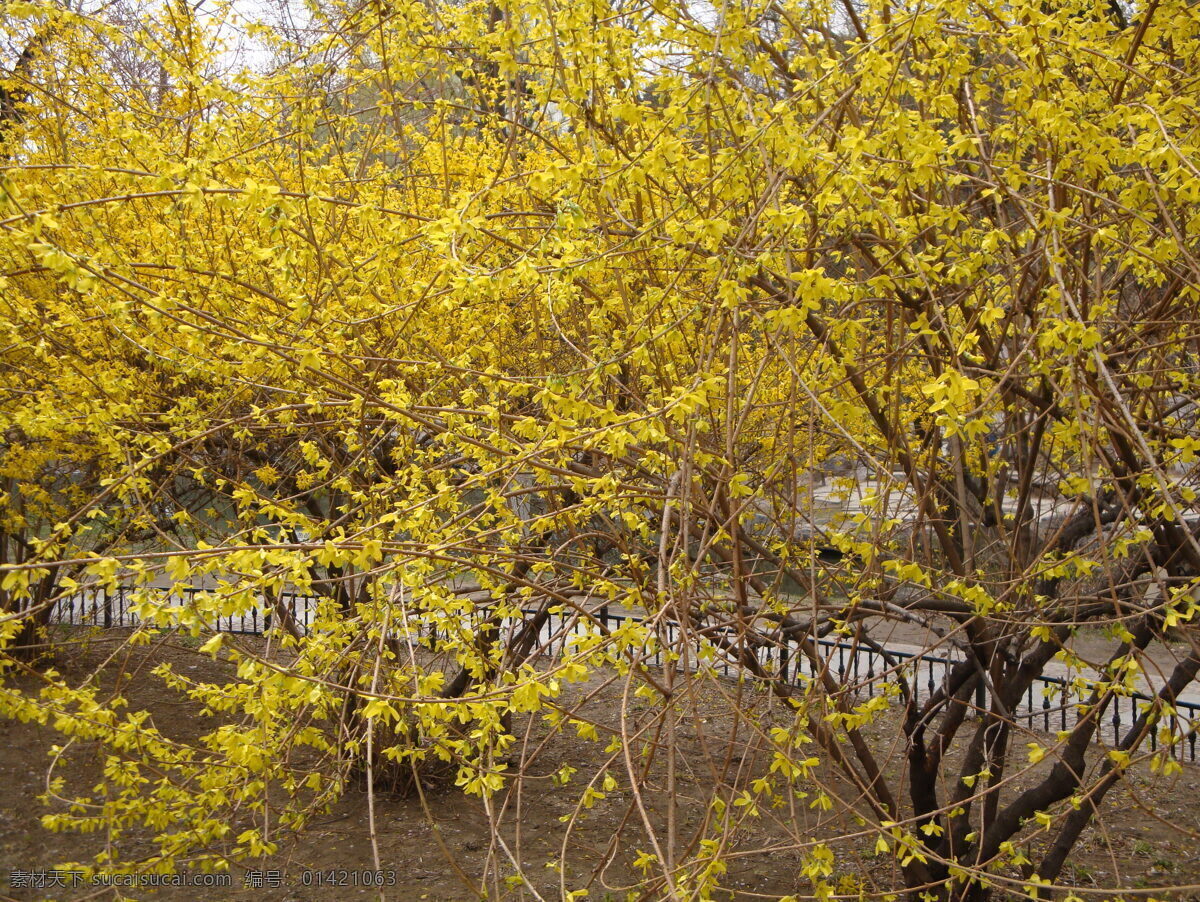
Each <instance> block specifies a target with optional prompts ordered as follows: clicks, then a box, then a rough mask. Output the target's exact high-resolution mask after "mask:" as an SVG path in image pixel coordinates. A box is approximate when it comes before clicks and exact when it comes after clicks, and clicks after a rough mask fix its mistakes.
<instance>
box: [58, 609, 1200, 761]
mask: <svg viewBox="0 0 1200 902" xmlns="http://www.w3.org/2000/svg"><path fill="white" fill-rule="evenodd" d="M143 591H144V590H143ZM211 591H212V590H205V589H199V588H185V589H181V590H173V591H168V590H166V589H163V590H161V599H162V601H161V603H162V604H163V606H165V607H184V606H186V605H188V604H189V603H191V602H193V600H194V598H195V595H196V594H197V593H200V592H211ZM132 598H133V590H132V589H128V588H125V587H118V588H116V589H112V590H108V589H93V590H83V591H80V592H78V593H76V594H74V595H71V596H69V597H67V598H63V599H61V600H59V602H58V603H57V605H56V608H55V614H54V617H53V621H52V622H56V623H62V624H74V625H81V626H95V627H101V628H112V627H136V626H138V625H139V620H138V617H137V614H136V613H135V612H134V611H133V610H132V609H131V607H130V605H131V602H132ZM320 601H321V598H320V596H316V595H304V594H299V593H296V592H281V593H280V594H279V596H278V604H279V605H280V606H281V607H282V608H283V609H284V610H286V611H287V613H288V615H289V616H290V618H291V620H292V623H293V624H294V625H295V627H296V628H297V630H298V631H299V632H301V633H307V632H308V631H309V629H310V628H311V627H312V624H313V622H314V620H315V618H316V613H317V606H318V604H319V602H320ZM522 613H523V614H524V615H525V617H526V618H532V617H535V616H537V615H538V612H537V611H536V610H526V611H523V612H522ZM272 616H273V614H272V611H271V609H270V608H269V607H266V606H262V605H255V606H253V607H251V608H250V609H249V610H247V611H246V612H245V613H242V614H235V615H231V616H222V617H215V618H213V619H212V620H211V621H209V622H208V623H207V624H206V625H207V626H208V628H209V629H211V630H215V631H219V632H228V633H243V634H252V635H260V634H262V633H264V632H266V631H267V630H269V629H270V628H271V625H272ZM640 622H644V621H643V620H642V619H641V618H636V617H632V616H630V615H628V614H622V613H617V612H614V611H610V610H609V609H608V608H607V607H603V608H600V609H599V611H597V612H596V613H595V614H593V615H592V616H591V617H583V616H581V615H580V614H579V613H578V612H575V611H567V610H563V611H560V612H556V613H552V614H550V615H548V616H545V618H544V622H543V623H542V624H541V627H540V629H539V630H538V635H537V639H536V642H537V644H536V646H535V651H536V653H538V654H541V655H552V656H557V655H562V654H564V653H565V652H566V651H567V650H568V649H569V648H570V646H571V643H572V642H573V641H575V640H574V639H573V637H582V636H584V635H587V634H589V632H594V629H595V626H596V625H597V624H598V625H599V626H600V627H601V628H602V630H603V631H605V632H608V631H610V630H613V629H617V628H619V627H620V626H622V625H623V624H626V623H640ZM522 625H523V621H521V620H517V619H511V620H509V621H507V622H505V623H504V624H503V625H502V627H501V629H502V630H503V631H504V632H506V633H508V634H509V635H510V636H511V635H513V634H515V631H516V630H517V629H519V628H521V626H522ZM418 634H419V636H420V637H421V638H422V639H424V640H425V641H426V642H427V643H428V644H429V645H430V646H431V647H436V645H437V643H438V641H439V639H445V638H448V633H447V631H446V630H439V629H438V628H437V626H436V624H435V623H433V622H430V621H424V622H421V623H419V624H418ZM660 638H661V640H662V642H661V644H659V645H656V646H655V647H654V648H653V649H652V650H649V651H648V652H647V654H646V656H645V657H644V662H645V663H646V664H648V665H650V666H655V667H661V666H662V665H663V663H664V653H665V652H667V651H668V650H672V651H674V650H675V649H676V647H677V646H679V644H680V643H679V638H680V626H679V624H678V623H676V622H674V621H665V622H664V623H663V624H662V634H661V637H660ZM689 638H690V639H691V640H692V641H691V645H690V650H691V653H692V656H693V660H692V662H690V663H691V666H692V669H697V668H699V667H701V666H709V667H712V668H714V669H716V670H717V671H718V672H719V673H721V674H722V675H724V676H737V674H738V672H739V670H740V669H741V665H740V664H739V663H738V661H739V660H744V655H746V654H750V655H753V657H754V659H755V660H756V661H757V662H758V665H759V666H760V667H761V668H762V669H764V670H766V671H768V672H770V673H772V674H774V675H775V676H777V677H778V678H779V679H781V680H783V681H785V682H789V683H792V684H795V685H799V684H800V683H802V682H804V681H805V680H811V679H815V678H823V677H825V676H829V677H832V678H833V679H834V680H835V681H836V682H837V683H838V684H839V685H842V686H847V685H848V686H850V687H851V688H852V689H860V690H862V691H863V692H864V693H865V692H867V691H869V690H871V689H872V687H875V686H876V685H877V684H878V683H880V682H881V681H896V680H897V679H898V678H899V677H901V676H902V677H903V678H904V679H905V681H906V682H907V684H908V688H909V691H910V692H911V693H912V696H913V701H914V703H920V700H921V698H922V697H924V698H926V699H928V698H929V697H931V696H932V695H933V694H934V693H936V692H937V691H938V690H939V689H940V688H941V687H942V686H943V685H945V683H946V680H947V678H948V677H949V674H950V671H951V669H952V668H953V667H954V666H955V665H957V664H959V663H961V660H962V659H961V658H959V659H956V658H953V657H947V656H941V655H934V654H929V653H925V652H910V651H905V650H900V649H889V648H884V649H882V651H880V650H877V649H875V648H872V647H870V646H867V645H863V644H860V643H857V642H855V641H853V640H851V641H847V640H844V639H817V640H815V642H814V648H815V650H816V653H815V654H811V653H809V654H806V653H805V652H804V651H803V650H802V649H801V647H800V645H799V644H798V643H797V642H795V641H777V640H776V641H761V640H760V641H757V642H753V643H750V642H748V641H747V637H746V635H745V634H744V633H741V632H739V631H737V630H735V629H734V628H732V627H716V628H708V629H705V630H702V631H696V630H691V631H690V632H689ZM702 659H705V660H706V661H707V663H705V660H702ZM1075 693H1076V689H1075V688H1074V686H1073V681H1072V680H1069V679H1064V678H1062V677H1056V676H1051V675H1046V674H1043V675H1041V676H1039V677H1037V678H1036V679H1035V680H1034V681H1033V684H1032V685H1031V686H1030V687H1029V690H1028V692H1027V693H1026V695H1025V698H1024V699H1023V700H1022V702H1021V704H1020V705H1019V706H1018V707H1017V710H1015V711H1013V712H1011V716H1012V718H1013V720H1014V722H1015V723H1016V724H1017V725H1018V726H1023V727H1025V728H1027V729H1029V730H1032V731H1039V732H1052V731H1055V730H1068V729H1071V728H1073V727H1074V726H1075V724H1076V723H1077V722H1078V718H1079V717H1080V713H1079V709H1080V705H1081V704H1083V703H1084V701H1085V699H1084V698H1082V697H1079V696H1078V695H1077V694H1075ZM1154 701H1155V699H1154V698H1153V697H1152V696H1149V695H1146V694H1143V693H1141V692H1133V693H1130V694H1127V695H1119V696H1116V697H1115V698H1113V699H1112V700H1111V702H1110V704H1109V709H1108V712H1107V713H1106V721H1107V722H1106V723H1105V724H1101V725H1100V726H1099V728H1098V729H1097V731H1096V736H1097V740H1098V741H1101V742H1103V741H1111V742H1113V743H1114V744H1115V743H1117V742H1119V741H1120V740H1121V738H1122V737H1123V735H1124V731H1126V730H1128V729H1129V727H1130V726H1132V725H1133V723H1134V722H1135V721H1136V720H1137V718H1138V717H1139V716H1140V714H1141V712H1142V710H1143V707H1144V706H1145V705H1148V704H1151V703H1153V702H1154ZM974 704H975V706H976V707H977V708H979V709H983V708H984V707H985V706H986V704H987V696H986V691H985V689H984V687H983V686H982V685H981V686H980V687H979V689H978V690H977V692H976V696H975V699H974ZM1173 707H1174V708H1175V713H1174V714H1168V715H1167V716H1164V717H1163V718H1162V719H1161V720H1160V721H1159V722H1158V724H1156V725H1155V726H1154V727H1153V729H1152V730H1151V732H1150V744H1151V748H1152V749H1157V747H1158V745H1159V733H1160V732H1161V731H1162V730H1164V729H1165V730H1166V731H1167V732H1168V734H1170V735H1171V736H1173V737H1174V738H1175V741H1173V742H1172V743H1171V744H1170V749H1171V755H1172V756H1173V757H1174V758H1176V759H1177V760H1184V761H1188V762H1195V761H1196V741H1197V732H1196V731H1197V727H1200V704H1197V703H1194V702H1189V701H1185V700H1183V699H1176V700H1175V701H1174V702H1173Z"/></svg>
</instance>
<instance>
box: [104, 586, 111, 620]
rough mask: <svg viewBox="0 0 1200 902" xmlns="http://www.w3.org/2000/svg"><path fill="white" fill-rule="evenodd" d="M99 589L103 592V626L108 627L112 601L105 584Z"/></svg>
mask: <svg viewBox="0 0 1200 902" xmlns="http://www.w3.org/2000/svg"><path fill="white" fill-rule="evenodd" d="M101 591H102V592H103V593H104V596H103V597H104V628H105V629H110V628H111V627H112V603H111V602H110V601H109V598H108V587H107V586H106V587H105V588H104V589H102V590H101Z"/></svg>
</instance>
